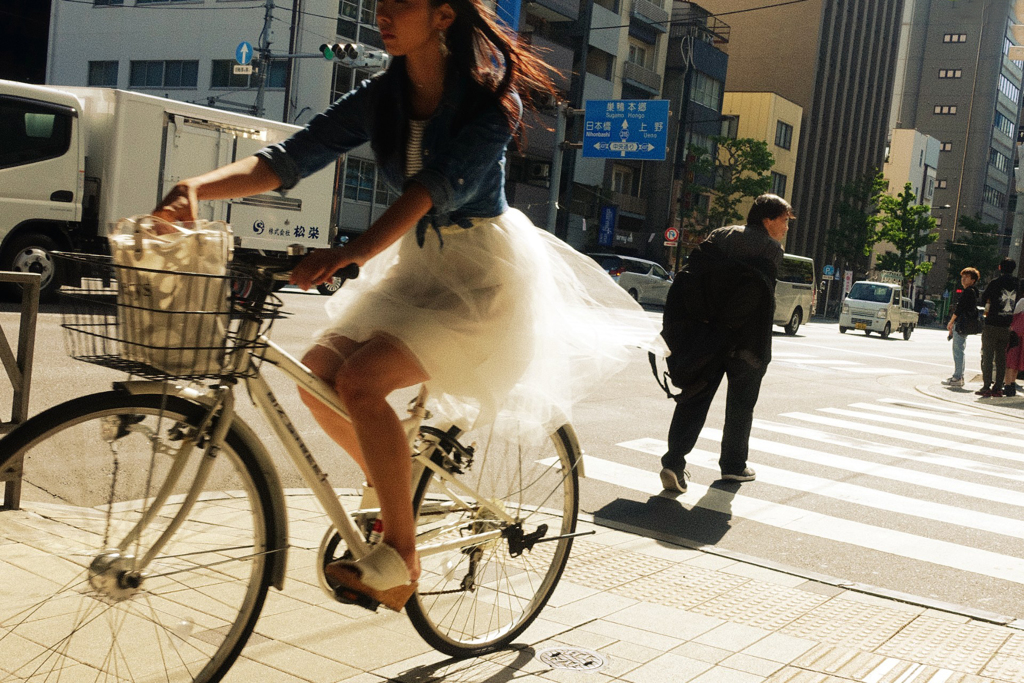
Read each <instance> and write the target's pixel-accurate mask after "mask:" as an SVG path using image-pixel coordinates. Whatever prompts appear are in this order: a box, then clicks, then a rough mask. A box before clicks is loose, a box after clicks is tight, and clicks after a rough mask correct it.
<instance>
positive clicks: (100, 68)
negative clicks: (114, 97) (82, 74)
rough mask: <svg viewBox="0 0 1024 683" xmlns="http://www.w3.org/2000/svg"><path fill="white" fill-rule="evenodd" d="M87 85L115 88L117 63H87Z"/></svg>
mask: <svg viewBox="0 0 1024 683" xmlns="http://www.w3.org/2000/svg"><path fill="white" fill-rule="evenodd" d="M87 83H88V85H92V86H98V87H108V88H116V87H117V62H116V61H113V62H89V80H88V81H87Z"/></svg>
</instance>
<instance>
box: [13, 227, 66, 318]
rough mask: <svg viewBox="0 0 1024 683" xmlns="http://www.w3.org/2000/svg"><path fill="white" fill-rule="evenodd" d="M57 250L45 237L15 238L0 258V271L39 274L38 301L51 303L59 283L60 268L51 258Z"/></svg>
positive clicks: (36, 235) (34, 235) (24, 236)
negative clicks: (40, 278) (40, 279)
mask: <svg viewBox="0 0 1024 683" xmlns="http://www.w3.org/2000/svg"><path fill="white" fill-rule="evenodd" d="M57 249H58V246H57V243H56V242H54V241H53V239H51V238H50V237H47V236H46V235H41V234H39V233H30V234H28V235H22V236H21V237H16V238H15V239H14V240H12V241H11V243H10V245H8V247H7V249H6V250H5V251H4V253H3V257H2V258H0V270H10V271H14V272H15V273H39V275H41V276H42V281H41V282H40V283H39V299H40V300H41V301H51V300H53V299H55V298H56V296H57V290H58V289H60V283H61V277H60V267H59V266H58V265H57V261H56V259H54V258H53V252H55V251H57ZM16 291H19V290H16Z"/></svg>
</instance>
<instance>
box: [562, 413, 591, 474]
mask: <svg viewBox="0 0 1024 683" xmlns="http://www.w3.org/2000/svg"><path fill="white" fill-rule="evenodd" d="M561 431H562V434H560V435H559V438H563V439H565V440H567V441H568V443H567V444H565V445H566V448H567V450H568V451H569V452H570V453H579V454H580V461H579V462H578V463H576V473H577V474H578V475H579V478H580V479H586V477H587V474H586V472H585V471H584V469H583V463H584V460H585V459H586V458H584V457H583V456H585V455H586V453H584V452H583V449H582V448H580V440H579V437H578V436H576V430H575V429H574V428H573V426H572V425H571V424H570V423H568V422H566V423H565V424H564V425H562V427H561Z"/></svg>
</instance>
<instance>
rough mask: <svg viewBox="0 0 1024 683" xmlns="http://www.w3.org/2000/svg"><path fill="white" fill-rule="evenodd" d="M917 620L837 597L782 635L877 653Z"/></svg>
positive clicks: (904, 614) (794, 623)
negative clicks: (887, 642)
mask: <svg viewBox="0 0 1024 683" xmlns="http://www.w3.org/2000/svg"><path fill="white" fill-rule="evenodd" d="M913 619H914V615H913V614H911V613H909V612H905V611H901V610H894V609H886V608H884V607H880V606H877V605H871V604H866V603H862V602H854V601H852V600H845V599H843V598H842V597H835V598H832V599H830V600H829V601H828V602H826V603H824V604H822V605H820V606H818V607H817V608H815V609H813V610H810V611H808V612H807V614H804V615H803V616H801V617H800V618H798V619H796V620H794V621H793V623H791V624H789V625H787V626H786V627H785V628H783V629H782V632H783V633H785V634H787V635H791V636H797V637H798V638H807V639H808V640H817V641H819V642H823V643H829V644H831V645H840V644H842V645H846V646H848V647H856V648H860V649H863V650H874V649H875V648H877V647H879V646H880V645H882V644H883V643H885V642H886V641H888V640H889V639H890V638H892V637H893V636H894V635H895V634H897V633H898V632H899V631H900V629H902V628H903V627H905V626H906V625H907V624H909V623H910V622H911V621H912V620H913Z"/></svg>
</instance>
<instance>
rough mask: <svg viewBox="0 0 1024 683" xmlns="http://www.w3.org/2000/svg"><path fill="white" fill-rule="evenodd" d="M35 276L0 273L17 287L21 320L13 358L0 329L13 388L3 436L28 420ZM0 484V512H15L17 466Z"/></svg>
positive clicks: (0, 348)
mask: <svg viewBox="0 0 1024 683" xmlns="http://www.w3.org/2000/svg"><path fill="white" fill-rule="evenodd" d="M41 280H42V278H41V277H40V276H39V275H38V274H37V273H10V272H7V271H0V282H11V283H15V284H19V285H21V288H22V289H21V319H20V322H19V325H18V354H17V356H15V354H14V352H13V351H12V350H11V345H10V343H9V342H8V341H7V335H6V334H4V330H3V327H0V361H3V365H4V369H5V370H6V371H7V378H8V379H9V380H10V383H11V386H13V387H14V400H13V403H12V406H11V420H10V422H0V434H5V433H7V432H9V431H11V430H12V429H14V428H15V427H17V426H18V425H19V424H21V423H22V422H24V421H25V420H27V419H28V396H29V389H30V388H31V386H32V353H33V350H34V349H35V342H36V319H37V317H38V315H39V283H40V282H41ZM0 482H3V483H4V499H3V504H0V509H6V510H16V509H18V506H19V505H21V463H20V462H17V463H11V464H9V465H8V466H7V467H6V468H5V469H4V470H3V471H0Z"/></svg>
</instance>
